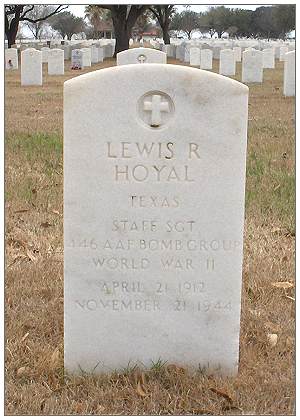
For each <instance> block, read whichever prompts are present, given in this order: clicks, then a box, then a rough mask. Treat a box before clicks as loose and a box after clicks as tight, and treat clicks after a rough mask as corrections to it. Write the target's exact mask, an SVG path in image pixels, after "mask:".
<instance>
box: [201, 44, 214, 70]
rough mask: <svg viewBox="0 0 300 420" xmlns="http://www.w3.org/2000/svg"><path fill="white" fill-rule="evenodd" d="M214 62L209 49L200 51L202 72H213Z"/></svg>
mask: <svg viewBox="0 0 300 420" xmlns="http://www.w3.org/2000/svg"><path fill="white" fill-rule="evenodd" d="M212 62H213V53H212V51H211V50H208V49H201V50H200V68H201V69H202V70H211V69H212Z"/></svg>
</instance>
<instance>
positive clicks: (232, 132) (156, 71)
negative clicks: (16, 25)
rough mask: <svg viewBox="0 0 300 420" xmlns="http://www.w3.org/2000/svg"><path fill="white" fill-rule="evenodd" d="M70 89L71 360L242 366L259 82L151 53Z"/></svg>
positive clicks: (221, 368) (116, 365) (77, 363)
mask: <svg viewBox="0 0 300 420" xmlns="http://www.w3.org/2000/svg"><path fill="white" fill-rule="evenodd" d="M64 90H65V92H64V107H65V108H64V177H65V178H64V241H65V244H64V252H65V292H64V298H65V367H66V368H67V370H69V371H75V372H76V371H80V369H83V370H84V371H87V372H90V371H93V372H101V371H111V370H112V369H122V368H124V367H127V366H128V365H134V364H135V363H137V364H143V366H148V367H149V366H151V364H152V361H154V362H155V361H157V360H159V359H160V360H162V361H168V362H169V363H178V364H180V365H185V366H187V367H190V368H194V369H197V368H198V367H199V366H200V367H201V368H204V369H205V368H207V369H208V370H212V371H217V372H220V373H224V374H235V373H236V372H237V366H238V354H239V320H240V294H241V273H242V256H243V222H244V188H245V157H246V139H247V103H248V88H247V87H246V86H244V85H242V84H241V83H239V82H236V81H234V80H231V79H229V78H226V77H223V76H220V75H216V74H214V73H211V72H206V71H202V70H199V69H193V68H190V67H187V66H185V67H183V66H175V65H163V64H145V65H143V66H140V65H137V66H132V65H129V66H118V67H114V68H109V69H104V70H99V71H96V72H92V73H89V74H85V75H82V76H79V77H76V78H73V79H71V80H68V81H67V82H65V88H64Z"/></svg>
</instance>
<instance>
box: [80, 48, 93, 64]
mask: <svg viewBox="0 0 300 420" xmlns="http://www.w3.org/2000/svg"><path fill="white" fill-rule="evenodd" d="M81 51H82V65H83V67H91V65H92V61H91V58H92V54H91V48H81Z"/></svg>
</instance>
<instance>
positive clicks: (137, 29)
mask: <svg viewBox="0 0 300 420" xmlns="http://www.w3.org/2000/svg"><path fill="white" fill-rule="evenodd" d="M151 17H152V13H151V12H150V10H148V9H147V10H145V11H144V12H143V13H142V14H141V15H140V16H139V17H138V18H137V20H136V22H135V24H134V26H133V28H132V36H136V37H138V39H141V38H142V35H143V32H145V31H146V30H147V29H148V28H149V27H150V26H151Z"/></svg>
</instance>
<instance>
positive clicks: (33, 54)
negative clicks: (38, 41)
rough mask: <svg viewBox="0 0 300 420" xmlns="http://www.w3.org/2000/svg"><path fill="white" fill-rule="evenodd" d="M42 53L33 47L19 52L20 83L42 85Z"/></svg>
mask: <svg viewBox="0 0 300 420" xmlns="http://www.w3.org/2000/svg"><path fill="white" fill-rule="evenodd" d="M42 69H43V67H42V53H41V51H38V50H35V49H34V48H27V49H26V50H24V51H22V52H21V85H22V86H29V85H38V86H39V85H42V84H43V71H42Z"/></svg>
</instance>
